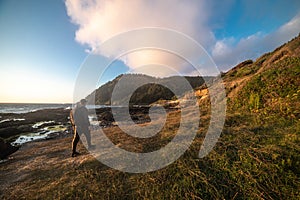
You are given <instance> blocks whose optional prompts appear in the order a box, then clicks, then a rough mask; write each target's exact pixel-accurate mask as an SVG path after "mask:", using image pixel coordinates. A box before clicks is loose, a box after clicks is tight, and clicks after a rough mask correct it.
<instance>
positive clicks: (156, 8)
mask: <svg viewBox="0 0 300 200" xmlns="http://www.w3.org/2000/svg"><path fill="white" fill-rule="evenodd" d="M204 3H205V2H204V1H197V0H189V1H181V0H164V1H161V0H151V1H141V0H130V1H124V0H114V1H109V0H87V1H82V0H66V3H65V4H66V7H67V12H68V15H69V16H70V17H71V20H72V22H73V23H75V24H77V25H79V29H78V30H77V32H76V41H78V42H79V43H81V44H85V45H88V46H89V47H90V48H91V50H92V51H93V50H96V49H98V47H99V46H100V44H102V43H103V42H104V41H106V40H107V39H109V38H111V37H112V36H114V35H117V34H119V33H122V32H126V31H129V30H133V29H137V28H143V27H160V28H166V29H173V30H176V31H178V32H182V33H184V34H187V35H188V36H190V37H192V38H194V39H196V40H197V41H198V42H200V43H201V44H202V45H206V46H208V45H209V44H211V42H212V41H214V38H213V34H212V32H211V30H210V28H209V27H208V26H207V25H206V21H207V18H208V13H207V11H206V9H205V8H206V5H205V4H204ZM158 40H160V42H161V43H163V42H164V38H158ZM174 42H176V41H174ZM124 44H125V45H126V43H122V45H123V46H124ZM128 45H130V44H128ZM115 46H117V44H116V45H115ZM123 48H126V47H123ZM114 51H116V50H115V49H112V50H111V49H110V50H105V52H103V50H102V51H101V52H100V53H101V54H102V55H105V56H114V53H116V52H114ZM187 51H190V50H188V49H187ZM98 53H99V52H98ZM121 59H122V60H123V61H124V62H126V64H127V65H128V66H129V67H130V68H131V69H136V68H137V67H139V66H141V65H143V64H148V63H159V64H160V66H164V65H171V66H174V68H175V69H176V70H179V72H180V70H181V69H180V67H182V66H179V65H180V64H179V63H182V62H178V58H175V57H174V55H170V54H167V53H165V52H162V51H149V50H143V51H139V52H133V53H130V54H129V55H127V56H126V57H125V56H124V57H122V58H121Z"/></svg>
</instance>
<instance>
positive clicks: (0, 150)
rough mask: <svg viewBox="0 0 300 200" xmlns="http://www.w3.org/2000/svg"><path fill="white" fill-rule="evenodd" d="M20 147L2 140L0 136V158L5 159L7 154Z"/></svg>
mask: <svg viewBox="0 0 300 200" xmlns="http://www.w3.org/2000/svg"><path fill="white" fill-rule="evenodd" d="M19 148H20V147H16V146H12V145H11V144H10V143H7V142H4V140H3V139H1V138H0V159H5V158H7V157H8V156H9V155H11V154H13V153H15V152H16V151H17V150H18V149H19Z"/></svg>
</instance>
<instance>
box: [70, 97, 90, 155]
mask: <svg viewBox="0 0 300 200" xmlns="http://www.w3.org/2000/svg"><path fill="white" fill-rule="evenodd" d="M86 102H87V101H86V100H85V99H81V100H80V104H78V105H77V106H76V107H75V109H74V110H73V111H71V113H70V120H71V123H72V124H75V128H74V138H73V141H72V157H76V156H77V155H79V153H78V152H77V151H76V147H77V144H78V142H79V139H80V137H79V135H82V134H84V135H85V138H86V141H87V144H88V149H91V148H93V147H94V145H92V144H91V133H90V130H89V126H90V121H89V118H88V109H87V108H86Z"/></svg>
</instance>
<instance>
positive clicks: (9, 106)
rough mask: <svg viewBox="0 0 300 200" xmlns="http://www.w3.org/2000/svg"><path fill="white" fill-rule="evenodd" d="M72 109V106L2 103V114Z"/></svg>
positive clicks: (0, 106) (0, 104)
mask: <svg viewBox="0 0 300 200" xmlns="http://www.w3.org/2000/svg"><path fill="white" fill-rule="evenodd" d="M71 107H72V104H36V103H0V113H28V112H33V111H36V110H43V109H55V108H71Z"/></svg>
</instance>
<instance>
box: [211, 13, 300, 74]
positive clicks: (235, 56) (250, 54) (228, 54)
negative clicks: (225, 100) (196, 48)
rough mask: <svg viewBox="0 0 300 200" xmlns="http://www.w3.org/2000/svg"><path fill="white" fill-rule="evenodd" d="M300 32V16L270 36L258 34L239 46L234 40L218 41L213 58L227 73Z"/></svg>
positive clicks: (249, 37) (240, 42)
mask: <svg viewBox="0 0 300 200" xmlns="http://www.w3.org/2000/svg"><path fill="white" fill-rule="evenodd" d="M299 32H300V14H298V15H296V16H295V17H294V18H293V19H291V20H290V21H289V22H287V23H286V24H284V25H282V26H281V27H280V28H279V29H277V30H276V31H274V32H272V33H269V34H263V33H262V32H258V33H256V34H254V35H251V36H248V37H246V38H242V39H241V40H240V41H238V42H237V44H234V42H233V40H234V39H233V38H229V39H223V40H220V41H217V42H216V43H215V45H214V47H213V50H212V57H213V59H214V61H215V62H216V63H217V66H218V67H219V68H220V69H221V70H225V71H226V70H228V69H230V68H231V67H233V66H234V65H236V64H238V63H240V62H242V61H244V60H246V59H256V58H257V57H259V56H260V55H262V54H263V53H265V52H268V51H272V50H273V49H275V48H276V47H278V46H280V45H281V44H283V43H284V42H287V41H289V40H291V39H292V38H293V37H295V36H296V35H298V34H299Z"/></svg>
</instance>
